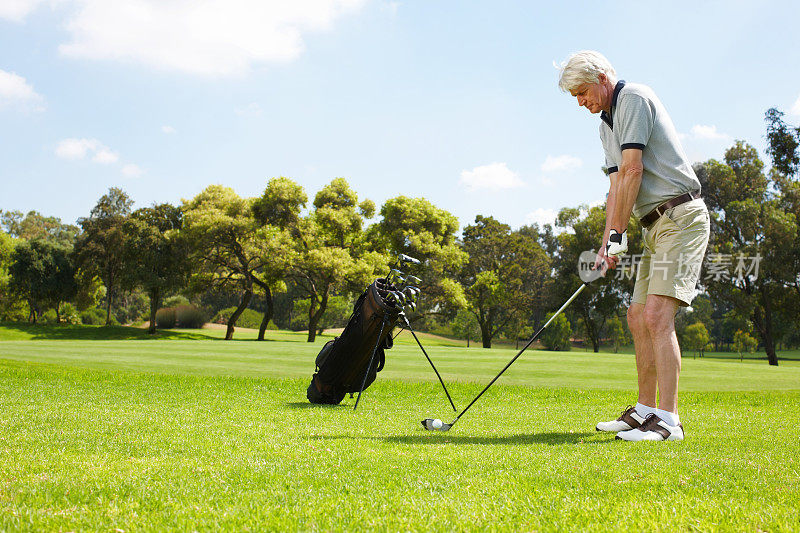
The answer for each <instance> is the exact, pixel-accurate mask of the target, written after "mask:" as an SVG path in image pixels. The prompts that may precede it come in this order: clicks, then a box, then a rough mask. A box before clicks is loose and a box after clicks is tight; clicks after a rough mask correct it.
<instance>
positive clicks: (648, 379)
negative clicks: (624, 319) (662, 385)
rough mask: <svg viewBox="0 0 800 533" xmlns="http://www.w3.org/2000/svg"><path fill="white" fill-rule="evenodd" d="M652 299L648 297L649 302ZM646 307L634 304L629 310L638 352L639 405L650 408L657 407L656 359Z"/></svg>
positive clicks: (629, 320) (635, 347)
mask: <svg viewBox="0 0 800 533" xmlns="http://www.w3.org/2000/svg"><path fill="white" fill-rule="evenodd" d="M649 300H650V297H648V302H649ZM644 317H645V306H644V305H642V304H637V303H633V304H631V306H630V307H629V308H628V328H630V330H631V333H632V334H633V347H634V350H635V351H636V374H637V376H638V378H639V400H638V401H639V403H640V404H642V405H646V406H648V407H655V406H656V383H657V380H656V359H655V355H654V353H653V341H652V339H651V338H650V332H649V331H648V329H647V325H646V324H645V319H644Z"/></svg>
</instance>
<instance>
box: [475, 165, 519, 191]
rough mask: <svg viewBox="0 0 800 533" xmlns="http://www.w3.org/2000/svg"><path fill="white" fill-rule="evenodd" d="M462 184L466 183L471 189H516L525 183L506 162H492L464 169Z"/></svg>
mask: <svg viewBox="0 0 800 533" xmlns="http://www.w3.org/2000/svg"><path fill="white" fill-rule="evenodd" d="M461 184H462V185H466V187H467V190H469V191H476V190H478V189H489V190H500V189H514V188H516V187H521V186H523V185H524V183H523V182H522V180H521V179H520V178H519V175H518V174H517V173H516V172H513V171H511V170H510V169H509V168H508V166H506V164H505V163H492V164H490V165H483V166H480V167H475V168H473V169H472V170H462V171H461Z"/></svg>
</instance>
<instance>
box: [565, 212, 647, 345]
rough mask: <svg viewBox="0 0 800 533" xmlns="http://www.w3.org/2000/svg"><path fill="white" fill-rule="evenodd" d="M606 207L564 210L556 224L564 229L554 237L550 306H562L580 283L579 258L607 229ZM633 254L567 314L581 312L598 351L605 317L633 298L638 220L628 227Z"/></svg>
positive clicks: (591, 247) (591, 288)
mask: <svg viewBox="0 0 800 533" xmlns="http://www.w3.org/2000/svg"><path fill="white" fill-rule="evenodd" d="M605 223H606V213H605V208H604V207H601V206H596V207H592V208H588V207H586V206H581V207H578V208H564V209H562V210H561V211H560V212H559V214H558V218H557V221H556V225H557V226H558V227H560V228H563V229H564V230H571V231H562V232H561V233H560V234H558V235H556V236H555V237H554V238H555V240H556V242H557V245H558V246H557V251H556V253H555V257H554V258H553V263H554V269H555V272H556V274H555V276H554V280H553V284H552V290H551V294H552V298H551V301H550V305H553V306H560V305H561V304H562V303H563V302H564V301H565V300H566V299H567V298H569V296H571V295H572V293H574V292H575V289H576V288H577V287H578V286H579V284H580V283H581V280H580V277H579V276H578V259H579V257H580V254H581V253H582V252H584V251H592V252H594V251H595V250H597V247H598V246H600V244H601V240H602V238H603V232H604V230H605ZM628 234H629V235H628V242H629V243H630V254H629V255H627V256H626V257H625V258H624V260H622V261H621V262H620V263H619V264H618V266H617V269H616V270H610V271H608V273H607V274H606V276H605V277H604V278H600V279H598V280H597V281H595V282H593V283H592V285H591V286H590V287H589V288H588V290H585V291H583V292H582V293H581V294H580V295H579V296H578V297H577V298H576V299H575V301H574V302H573V303H572V306H571V308H570V309H569V310H568V311H567V312H568V314H571V315H578V316H579V317H580V318H581V321H582V322H583V325H584V326H585V329H586V335H587V337H588V338H589V341H590V342H591V343H592V348H593V349H594V351H595V352H598V351H599V350H600V335H601V333H602V331H603V328H604V326H605V322H606V320H607V319H608V318H609V317H611V316H616V315H617V314H618V313H619V310H620V308H621V307H622V306H623V304H624V303H625V302H626V300H628V299H629V298H630V295H631V293H632V291H633V283H634V280H635V278H636V268H637V267H636V264H635V261H634V259H635V257H636V255H635V254H634V251H635V249H636V248H638V247H639V246H640V244H639V243H640V242H641V231H640V228H639V226H638V223H636V222H633V223H631V224H630V225H629V226H628Z"/></svg>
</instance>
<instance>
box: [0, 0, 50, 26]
mask: <svg viewBox="0 0 800 533" xmlns="http://www.w3.org/2000/svg"><path fill="white" fill-rule="evenodd" d="M41 3H42V0H2V2H0V19H6V20H10V21H13V22H22V20H23V19H24V18H25V17H27V16H28V14H29V13H30V12H31V11H33V10H34V9H36V7H38V5H39V4H41Z"/></svg>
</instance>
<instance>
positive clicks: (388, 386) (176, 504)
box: [0, 330, 800, 531]
mask: <svg viewBox="0 0 800 533" xmlns="http://www.w3.org/2000/svg"><path fill="white" fill-rule="evenodd" d="M1 332H2V330H0V333H1ZM204 333H205V331H204ZM268 336H270V338H272V339H273V340H270V341H267V342H261V343H259V342H253V341H249V340H242V341H239V342H220V341H219V340H214V339H208V338H207V339H206V340H191V339H186V338H184V339H180V338H173V339H171V340H164V339H153V340H147V341H142V340H81V339H76V340H37V341H35V342H32V341H30V340H24V341H21V340H17V341H8V340H7V341H2V342H0V531H2V530H31V531H41V530H46V531H51V530H59V531H79V530H92V531H96V530H106V531H108V530H110V531H113V530H115V529H121V530H125V531H131V530H151V531H163V530H175V529H178V530H200V531H204V530H205V531H208V530H234V531H243V530H258V531H263V530H323V531H349V530H363V529H379V530H392V531H394V530H439V531H453V530H487V529H488V530H547V531H556V530H595V529H599V530H612V529H614V530H619V529H621V530H629V531H647V530H669V531H672V530H699V531H709V530H746V531H757V530H765V531H796V530H798V529H800V505H799V504H798V502H800V476H799V475H798V472H800V464H798V462H799V461H800V459H798V458H800V440H799V439H798V426H797V423H796V421H795V420H796V416H795V412H796V411H797V408H798V405H800V364H798V363H796V362H792V361H789V362H786V363H785V364H784V362H782V363H781V366H779V367H778V368H774V367H769V366H768V365H766V364H765V363H764V362H756V361H745V362H744V363H739V362H738V361H725V360H703V359H697V360H692V359H684V361H683V364H684V368H683V374H682V377H681V385H682V393H681V405H680V408H681V418H682V421H683V423H684V426H685V427H686V431H687V440H685V441H683V442H679V443H625V442H619V441H614V440H613V436H610V435H606V434H599V433H596V432H594V431H593V427H594V424H595V422H596V421H597V420H598V419H605V418H609V417H611V416H612V415H614V414H615V411H616V410H618V409H620V408H622V407H624V406H625V405H626V404H628V403H631V402H632V401H634V400H635V397H634V392H633V391H634V390H635V387H636V383H635V378H634V363H633V358H632V356H631V355H629V354H593V353H586V352H569V353H552V352H539V351H532V352H531V353H528V354H526V355H525V356H523V357H522V358H520V360H518V361H517V363H516V364H515V365H514V366H513V367H512V368H511V369H510V370H509V372H508V375H507V376H504V377H503V378H501V381H500V382H499V383H500V384H499V385H497V386H495V387H493V388H492V389H490V390H489V391H488V392H487V393H486V395H485V396H484V397H483V398H481V400H480V401H479V402H478V403H477V404H475V406H474V407H473V408H472V410H471V411H470V412H469V413H468V414H467V415H465V416H464V418H463V419H462V420H460V421H459V422H458V424H457V425H456V426H455V427H454V428H453V429H452V430H451V431H450V432H448V433H430V432H426V431H424V430H423V429H422V426H421V425H420V424H419V420H421V419H422V418H425V417H428V416H436V417H440V418H443V419H446V420H449V419H450V418H451V417H452V416H453V413H452V410H450V409H449V406H448V404H447V403H446V399H445V397H444V395H443V393H442V392H441V389H440V388H439V387H438V383H436V382H434V381H433V380H435V376H434V375H433V373H432V371H431V370H430V368H429V367H428V364H427V362H426V361H425V359H424V357H423V356H422V355H421V354H420V353H419V350H418V348H416V347H415V346H414V345H411V344H409V343H407V342H406V341H403V342H400V343H399V344H398V345H397V346H396V347H395V348H393V349H392V350H391V351H390V352H388V353H387V356H388V357H387V365H386V369H385V370H384V372H382V373H381V374H380V376H379V379H378V381H377V382H376V383H375V384H374V385H373V386H372V387H370V388H369V389H368V390H367V391H366V393H365V397H364V398H362V403H361V404H360V405H359V410H358V411H357V412H353V411H352V404H353V400H351V399H346V400H345V402H344V404H343V405H341V406H338V407H329V406H312V405H309V404H308V402H307V401H306V399H305V388H306V386H307V384H308V378H309V377H310V375H311V372H312V371H313V368H312V367H313V358H314V356H315V355H316V352H317V351H318V350H319V347H320V346H321V344H322V343H323V342H324V341H325V340H327V339H326V338H321V339H319V340H318V342H317V343H315V344H312V345H309V344H308V343H305V342H303V339H304V336H302V335H297V334H293V333H291V332H269V333H268ZM3 338H6V337H5V336H3ZM278 338H280V339H282V340H276V339H278ZM426 347H428V344H426ZM429 353H430V355H431V356H432V357H433V358H434V361H435V362H436V363H437V365H438V366H439V367H440V369H441V370H442V372H443V374H444V375H445V378H446V379H447V381H448V385H449V386H450V388H451V392H452V394H453V397H454V399H455V401H456V404H457V406H458V407H463V406H464V405H466V404H467V403H468V402H469V400H470V399H471V398H472V397H474V395H475V394H476V393H477V392H478V391H479V390H480V388H482V386H483V384H485V383H486V382H487V381H488V380H489V379H491V377H492V376H493V375H494V374H495V373H496V372H497V371H498V370H499V369H500V368H501V367H502V366H503V364H505V362H507V360H508V359H510V357H511V356H513V354H514V353H515V352H514V351H513V350H510V349H505V350H503V349H498V350H482V349H479V348H470V349H466V348H463V347H462V348H457V347H448V346H432V347H431V349H430V350H429Z"/></svg>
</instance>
